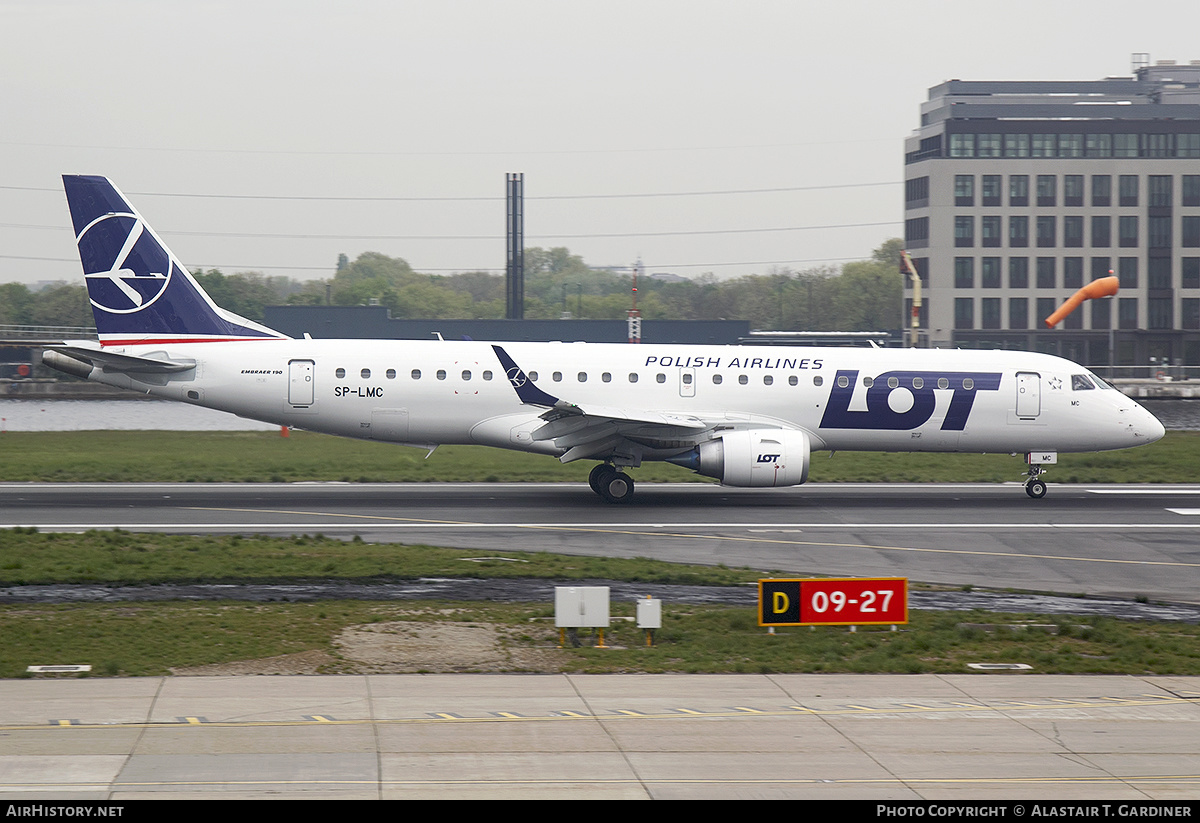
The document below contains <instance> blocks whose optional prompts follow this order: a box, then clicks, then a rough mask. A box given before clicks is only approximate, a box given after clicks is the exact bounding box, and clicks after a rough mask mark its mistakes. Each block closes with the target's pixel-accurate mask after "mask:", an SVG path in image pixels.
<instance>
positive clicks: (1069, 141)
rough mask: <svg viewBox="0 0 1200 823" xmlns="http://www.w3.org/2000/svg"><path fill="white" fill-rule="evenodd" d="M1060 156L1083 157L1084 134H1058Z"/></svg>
mask: <svg viewBox="0 0 1200 823" xmlns="http://www.w3.org/2000/svg"><path fill="white" fill-rule="evenodd" d="M1058 156H1059V157H1083V135H1082V134H1060V135H1059V136H1058Z"/></svg>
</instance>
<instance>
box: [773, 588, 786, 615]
mask: <svg viewBox="0 0 1200 823" xmlns="http://www.w3.org/2000/svg"><path fill="white" fill-rule="evenodd" d="M771 600H772V605H771V611H773V612H774V613H775V614H783V613H784V612H786V611H787V610H788V604H789V602H790V601H789V600H788V596H787V594H785V593H784V592H774V593H773V595H772V598H771Z"/></svg>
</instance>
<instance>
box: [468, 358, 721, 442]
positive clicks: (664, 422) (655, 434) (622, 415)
mask: <svg viewBox="0 0 1200 823" xmlns="http://www.w3.org/2000/svg"><path fill="white" fill-rule="evenodd" d="M492 349H493V350H494V351H495V352H496V357H497V358H498V359H499V361H500V365H501V366H503V368H504V373H505V375H506V376H507V377H508V381H509V382H510V383H511V384H512V387H513V390H514V391H516V393H517V397H518V398H520V400H521V402H522V403H527V404H529V405H531V406H541V407H543V408H545V409H546V410H547V411H546V412H545V413H544V414H542V415H541V417H542V419H543V420H545V421H546V423H545V425H543V426H541V427H540V428H538V429H537V430H535V431H534V432H533V439H534V440H535V441H538V440H553V441H554V445H555V446H556V447H558V448H560V449H566V450H567V451H566V453H564V454H563V456H562V457H560V458H559V460H561V461H562V462H564V463H569V462H571V461H572V460H581V459H584V458H588V457H592V458H601V457H607V456H609V455H610V454H612V453H613V451H614V450H615V449H616V448H617V447H618V446H620V445H621V444H622V443H623V442H626V441H629V440H636V441H637V442H642V443H644V442H647V441H652V442H660V441H664V440H669V441H676V440H680V439H686V438H687V437H688V435H689V434H695V433H697V432H699V431H701V430H703V429H706V428H708V427H709V425H710V424H709V423H708V422H706V421H705V420H703V419H701V418H699V417H696V416H694V415H690V414H672V413H670V412H656V411H650V410H648V409H623V408H616V407H613V406H594V405H591V404H584V405H582V406H581V405H578V404H576V403H571V402H569V401H566V400H563V399H561V398H558V397H555V396H554V395H552V394H548V393H547V392H544V391H542V390H541V389H539V388H538V387H537V386H535V385H534V384H533V382H532V381H531V380H530V379H529V377H528V375H526V374H525V372H524V370H523V369H522V368H521V367H520V366H518V365H517V363H516V361H514V360H513V359H512V357H511V356H510V355H509V354H508V352H506V351H505V350H504V348H503V347H502V346H497V345H493V346H492Z"/></svg>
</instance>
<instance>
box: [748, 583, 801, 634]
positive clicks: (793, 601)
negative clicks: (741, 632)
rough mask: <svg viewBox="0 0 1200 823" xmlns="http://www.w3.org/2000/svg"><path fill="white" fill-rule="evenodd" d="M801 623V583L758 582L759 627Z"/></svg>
mask: <svg viewBox="0 0 1200 823" xmlns="http://www.w3.org/2000/svg"><path fill="white" fill-rule="evenodd" d="M799 622H800V583H799V581H796V580H760V581H758V625H760V626H790V625H795V624H796V623H799Z"/></svg>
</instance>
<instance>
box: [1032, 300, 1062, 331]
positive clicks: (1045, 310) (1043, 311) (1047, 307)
mask: <svg viewBox="0 0 1200 823" xmlns="http://www.w3.org/2000/svg"><path fill="white" fill-rule="evenodd" d="M1057 308H1058V301H1057V300H1055V299H1054V298H1053V297H1039V298H1038V299H1037V320H1036V321H1035V322H1034V325H1035V326H1039V327H1040V326H1041V324H1042V321H1044V320H1045V319H1046V318H1047V317H1049V316H1050V315H1052V314H1054V311H1055V310H1056V309H1057Z"/></svg>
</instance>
